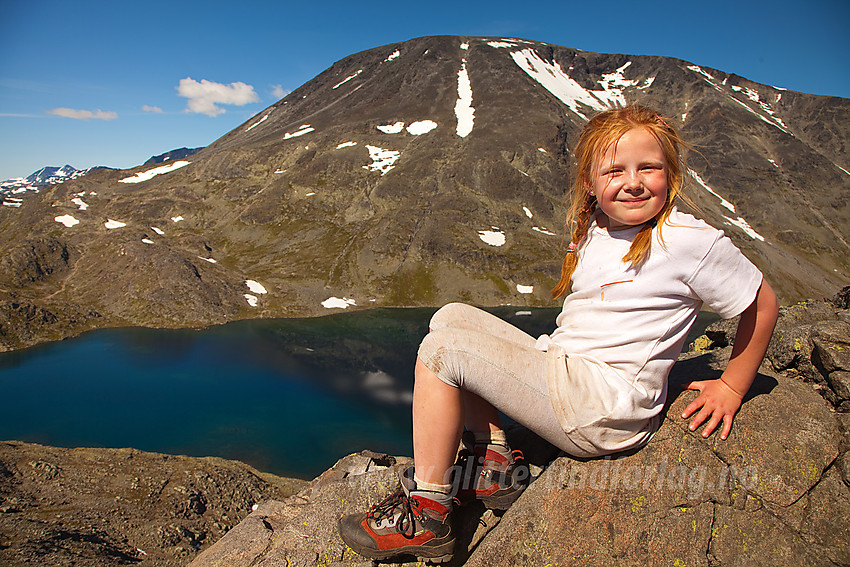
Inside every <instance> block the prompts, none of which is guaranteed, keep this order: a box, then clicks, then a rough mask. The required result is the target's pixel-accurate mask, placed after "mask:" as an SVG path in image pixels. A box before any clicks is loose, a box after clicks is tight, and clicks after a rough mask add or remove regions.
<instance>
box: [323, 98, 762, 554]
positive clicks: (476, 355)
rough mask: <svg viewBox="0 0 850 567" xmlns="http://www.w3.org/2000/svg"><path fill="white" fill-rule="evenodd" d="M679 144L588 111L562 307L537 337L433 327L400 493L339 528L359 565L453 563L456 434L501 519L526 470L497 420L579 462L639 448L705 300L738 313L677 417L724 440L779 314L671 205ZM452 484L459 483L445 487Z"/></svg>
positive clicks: (491, 328)
mask: <svg viewBox="0 0 850 567" xmlns="http://www.w3.org/2000/svg"><path fill="white" fill-rule="evenodd" d="M684 152H685V145H684V143H683V142H682V139H681V138H680V136H679V134H678V133H677V132H676V130H674V129H673V128H672V127H671V126H670V125H669V124H668V123H667V122H666V121H665V120H664V119H663V118H662V117H661V116H660V115H659V114H658V113H657V112H655V111H653V110H650V109H648V108H645V107H641V106H629V107H626V108H622V109H616V110H609V111H605V112H602V113H600V114H598V115H596V116H595V117H594V118H592V119H591V120H590V122H589V123H588V124H587V126H586V127H585V128H584V130H583V131H582V133H581V136H580V138H579V142H578V146H577V148H576V151H575V157H576V161H577V165H578V169H577V175H576V179H575V183H574V185H573V188H572V204H571V206H570V209H569V214H568V219H567V221H568V226H572V232H571V237H572V242H571V243H570V246H569V251H568V252H567V255H566V258H565V259H564V262H563V266H562V270H561V280H560V281H559V282H558V284H557V285H556V286H555V288H554V289H553V290H552V295H553V297H556V298H557V297H561V296H563V295H565V294H567V292H568V291H570V293H569V294H568V295H567V297H566V299H565V301H564V307H563V310H562V312H561V313H560V315H558V317H557V319H556V323H557V329H556V330H555V331H554V332H553V333H552V335H551V336H547V335H543V336H541V337H540V338H538V339H534V338H533V337H531V336H529V335H527V334H525V333H524V332H522V331H520V330H519V329H517V328H515V327H513V326H512V325H510V324H508V323H506V322H505V321H502V320H501V319H499V318H497V317H494V316H493V315H490V314H488V313H486V312H484V311H481V310H479V309H476V308H474V307H470V306H468V305H463V304H459V303H452V304H449V305H446V306H445V307H443V308H442V309H440V310H439V311H437V313H436V314H435V315H434V317H433V318H432V320H431V323H430V330H431V332H430V333H429V334H428V335H427V336H426V337H425V338H424V339H423V341H422V344H421V346H420V348H419V356H418V358H417V360H416V367H415V385H414V389H413V454H414V467H411V468H410V469H408V470H407V471H406V472H405V473H404V474H402V475H401V487H400V488H399V490H397V491H396V492H395V493H393V494H392V495H390V496H389V497H387V499H385V500H384V501H383V502H381V503H380V504H378V505H376V506H373V507H372V508H371V510H369V511H368V512H366V513H360V514H353V515H348V516H345V517H343V518H342V519H341V520H340V522H339V532H340V535H341V537H342V539H343V541H344V542H345V543H346V544H347V545H348V546H349V547H351V548H352V549H353V550H354V551H356V552H357V553H359V554H361V555H364V556H367V557H370V558H374V559H387V558H392V557H396V556H399V555H415V556H417V557H419V558H422V559H429V560H431V561H435V562H440V561H447V560H449V559H451V557H452V555H453V552H454V535H453V533H452V528H451V524H450V517H451V512H452V508H453V506H454V497H456V496H463V494H462V493H461V494H459V493H458V486H457V479H455V483H454V486H453V475H452V471H453V469H456V468H457V467H453V464H454V463H455V460H456V458H457V455H458V445H459V441H460V439H461V434H462V432H463V430H464V427H465V428H466V430H467V431H468V432H471V433H468V434H467V435H471V436H474V456H475V458H474V463H475V466H476V470H475V471H474V476H473V477H472V478H473V479H475V480H474V484H473V485H472V487H471V490H469V491H467V492H468V493H469V494H468V496H471V497H475V498H480V499H482V500H483V501H484V504H485V505H487V506H488V507H491V508H500V509H504V508H507V507H508V506H509V505H510V504H511V502H513V501H514V500H515V499H516V498H517V497H518V496H519V495H520V493H521V492H522V490H523V489H524V487H525V484H526V483H525V482H524V478H523V477H525V478H527V469H524V468H523V466H522V462H521V457H520V456H519V455H518V454H517V452H512V451H511V450H510V448H509V447H508V444H507V442H506V440H505V434H504V431H502V429H501V427H500V424H499V416H498V411H502V412H503V413H504V414H506V415H508V416H510V417H511V418H513V419H514V420H516V421H517V422H519V423H521V424H522V425H524V426H526V427H528V428H529V429H531V430H533V431H534V432H536V433H537V434H538V435H540V436H541V437H543V438H545V439H546V440H548V441H549V442H551V443H552V444H554V445H556V446H557V447H560V448H561V449H562V450H563V451H565V452H566V453H568V454H570V455H574V456H577V457H597V456H601V455H606V454H610V453H616V452H619V451H624V450H626V449H633V448H636V447H639V446H641V445H644V444H646V443H647V442H648V441H649V440H650V439H651V438H652V435H653V434H654V433H655V431H656V430H657V429H658V427H659V426H660V421H661V418H660V415H659V414H660V412H661V409H662V407H663V405H664V402H665V399H666V395H667V376H668V374H669V372H670V368H671V367H672V366H673V363H674V362H675V361H676V359H677V357H678V356H679V354H680V352H681V350H682V347H683V345H684V342H685V338H686V336H687V333H688V330H689V329H690V327H691V325H692V324H693V323H694V321H695V320H696V317H697V314H698V313H699V311H700V309H701V308H702V306H703V304H705V305H706V306H708V307H710V308H711V309H713V310H714V311H716V312H717V313H718V314H719V315H720V316H721V317H724V318H729V317H734V316H736V315H741V320H740V323H739V324H738V331H737V334H736V338H735V344H734V347H733V350H732V355H731V359H730V360H729V364H728V366H727V367H726V370H725V371H724V372H723V374H722V375H721V377H720V378H718V379H716V380H705V381H699V382H691V383H690V384H688V385H687V386H686V387H687V388H689V389H692V390H698V391H699V395H698V396H697V398H696V399H695V400H694V401H693V402H692V403H691V404H690V405H688V406H687V407H686V408H685V411H684V413H683V414H682V418H684V419H687V418H690V417H692V416H693V417H692V419H691V421H690V424H689V429H690V430H691V431H695V430H696V429H697V428H698V427H700V426H701V425H702V424H705V427H704V428H703V430H702V436H703V437H708V436H709V435H710V434H711V433H712V432H713V431H714V430H715V429H716V428H717V427H719V426H720V427H721V430H720V438H721V439H726V437H727V436H728V435H729V432H730V430H731V428H732V420H733V418H734V416H735V414H736V413H737V411H738V409H739V408H740V407H741V401H742V399H743V397H744V395H745V394H746V393H747V391H748V389H749V388H750V385H751V384H752V382H753V379H754V378H755V375H756V372H757V370H758V367H759V365H760V363H761V361H762V358H763V357H764V354H765V351H766V350H767V345H768V342H769V340H770V336H771V334H772V332H773V326H774V324H775V322H776V317H777V302H776V296H775V295H774V293H773V290H772V289H771V288H770V286H769V285H768V283H767V282H766V281H765V280H764V279H763V277H762V274H761V272H760V271H759V270H758V269H757V268H756V267H755V266H754V265H753V264H752V263H751V262H750V261H749V260H747V258H745V257H744V255H743V254H742V253H741V252H740V250H738V249H737V248H736V247H735V246H734V245H733V244H732V242H731V241H730V240H729V238H727V237H725V236H724V235H723V232H722V231H720V230H717V229H714V228H712V227H711V226H709V225H708V224H706V223H705V222H703V221H701V220H698V219H696V218H694V217H693V216H691V215H688V214H684V213H681V212H679V211H678V210H677V209H676V207H675V206H674V200H675V198H676V195H677V194H678V193H679V192H680V190H681V188H682V184H683V178H684V176H685V174H686V172H687V167H686V165H685V155H684ZM455 476H457V475H455Z"/></svg>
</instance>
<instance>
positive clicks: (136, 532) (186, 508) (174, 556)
mask: <svg viewBox="0 0 850 567" xmlns="http://www.w3.org/2000/svg"><path fill="white" fill-rule="evenodd" d="M304 484H305V483H304V481H300V480H292V479H284V478H280V477H276V476H274V475H270V474H265V473H261V472H258V471H256V470H254V469H253V468H251V467H249V466H248V465H245V464H243V463H240V462H237V461H227V460H224V459H218V458H211V457H207V458H191V457H178V456H172V455H163V454H158V453H145V452H142V451H137V450H135V449H60V448H55V447H44V446H41V445H34V444H30V443H20V442H17V441H7V442H0V565H4V566H8V567H17V566H23V565H38V566H42V565H50V566H51V567H60V566H61V567H64V566H66V565H74V566H87V567H88V566H91V567H94V566H113V565H132V564H140V565H149V566H161V567H172V566H173V567H177V566H182V565H186V564H187V563H188V562H189V561H190V560H191V559H192V558H193V557H194V556H196V555H197V553H198V551H199V549H203V548H204V547H208V546H209V545H210V544H211V543H212V542H214V541H216V540H217V539H219V538H221V536H222V535H223V534H225V533H226V532H227V531H228V530H229V529H230V528H231V527H233V526H235V525H236V524H238V523H239V521H240V520H242V519H243V518H245V517H246V516H247V515H248V514H250V513H251V510H252V508H253V507H254V505H255V504H257V503H259V502H262V501H265V500H270V499H283V498H286V497H288V496H290V495H292V494H294V493H295V492H297V491H298V490H299V489H300V488H301V487H302V486H303V485H304Z"/></svg>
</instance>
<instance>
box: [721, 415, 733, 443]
mask: <svg viewBox="0 0 850 567" xmlns="http://www.w3.org/2000/svg"><path fill="white" fill-rule="evenodd" d="M730 431H732V418H731V417H728V416H724V417H723V431H721V432H720V438H721V439H722V440H723V441H726V438H727V437H729V432H730Z"/></svg>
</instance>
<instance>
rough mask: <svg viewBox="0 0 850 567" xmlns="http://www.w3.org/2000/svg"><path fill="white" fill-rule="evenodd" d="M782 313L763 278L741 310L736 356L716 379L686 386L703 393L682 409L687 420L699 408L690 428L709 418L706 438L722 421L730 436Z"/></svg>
mask: <svg viewBox="0 0 850 567" xmlns="http://www.w3.org/2000/svg"><path fill="white" fill-rule="evenodd" d="M778 312H779V307H778V304H777V301H776V294H775V293H773V289H771V287H770V285H768V283H767V282H766V281H764V280H762V282H761V287H760V288H759V291H758V293H757V294H756V298H755V299H754V300H753V302H752V304H750V306H749V307H747V309H745V310H744V312H743V313H741V320H740V321H739V322H738V330H737V332H736V334H735V344H734V346H733V347H732V356H731V358H730V359H729V364H728V365H727V366H726V370H725V371H724V372H723V375H722V376H721V377H720V378H718V379H716V380H700V381H695V382H690V383H689V384H686V385H685V388H687V389H689V390H699V392H700V393H699V396H697V398H696V399H695V400H694V401H692V402H691V403H690V404H689V405H688V407H686V408H685V411H684V412H682V418H683V419H687V418H689V417H690V416H691V415H693V414H694V412H696V411H697V410H699V413H697V414H696V416H695V417H694V418H693V419H692V420H691V423H690V424H689V425H688V429H690V430H691V431H695V430H696V429H697V428H698V427H699V426H700V425H701V424H702V423H703V422H704V421H705V420H706V419H708V423H707V424H706V426H705V429H703V430H702V436H703V437H708V436H709V435H711V432H712V431H714V429H715V428H716V427H717V426H718V425H719V424H720V422H723V429H722V431H721V432H720V438H721V439H726V437H728V436H729V431H731V429H732V419H733V418H734V417H735V414H736V413H737V412H738V409H739V408H740V407H741V401H742V400H743V399H744V395H746V393H747V391H748V390H749V389H750V385H751V384H752V383H753V380H754V379H755V377H756V373H757V372H758V368H759V365H761V361H762V359H763V358H764V354H765V353H766V352H767V345H768V344H769V343H770V337H771V335H772V334H773V327H774V325H775V324H776V318H777V315H778Z"/></svg>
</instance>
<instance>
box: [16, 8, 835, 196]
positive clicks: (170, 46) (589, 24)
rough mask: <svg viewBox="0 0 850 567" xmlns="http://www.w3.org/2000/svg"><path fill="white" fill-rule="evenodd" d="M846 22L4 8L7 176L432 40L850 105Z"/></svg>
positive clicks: (226, 116) (749, 13)
mask: <svg viewBox="0 0 850 567" xmlns="http://www.w3.org/2000/svg"><path fill="white" fill-rule="evenodd" d="M848 24H850V2H848V1H846V0H807V1H805V2H801V1H799V0H794V1H789V0H775V1H773V2H764V1H760V2H751V1H748V0H737V1H727V0H721V1H707V2H692V1H688V0H679V1H675V2H674V1H654V2H653V1H645V2H635V1H634V0H632V1H620V0H602V1H597V2H590V1H587V0H585V1H583V2H561V1H553V0H549V1H546V2H528V1H525V2H517V1H513V2H503V1H501V0H490V1H486V2H483V1H477V0H475V1H473V0H469V1H466V2H464V1H462V0H461V1H456V0H453V1H444V0H431V1H429V2H405V1H400V2H395V3H390V2H381V3H379V2H371V3H367V2H351V1H350V0H349V1H345V2H341V1H336V0H325V1H321V2H305V1H303V0H299V1H297V2H293V1H289V0H282V1H277V2H260V1H252V0H242V1H241V2H229V3H217V2H209V1H206V2H197V1H195V0H181V1H173V0H172V1H169V2H163V1H160V0H148V1H145V2H121V1H117V2H116V1H112V2H103V1H93V0H76V1H73V2H72V1H69V0H63V1H58V0H26V1H24V0H0V179H8V178H12V177H19V176H25V175H28V174H30V173H32V172H33V171H35V170H37V169H39V168H41V167H43V166H45V165H56V166H59V165H64V164H66V163H68V164H70V165H72V166H74V167H76V168H77V169H82V168H86V167H90V166H94V165H106V166H110V167H120V168H129V167H133V166H135V165H139V164H141V163H142V162H144V161H145V160H146V159H147V158H148V157H150V156H152V155H155V154H160V153H163V152H165V151H168V150H171V149H174V148H178V147H182V146H187V147H197V146H204V145H207V144H209V143H211V142H213V141H214V140H216V139H217V138H219V137H220V136H222V135H224V134H225V133H227V132H228V131H230V130H231V129H233V128H235V127H236V126H237V125H239V124H240V123H242V122H243V121H245V120H246V119H248V118H249V117H251V116H253V115H254V114H256V113H258V112H260V111H261V110H262V109H264V108H265V107H267V106H269V105H271V104H273V103H274V102H275V101H277V100H278V99H279V98H280V96H281V95H282V93H284V92H287V91H291V90H294V89H295V88H297V87H298V86H300V85H301V84H303V83H305V82H307V81H309V80H310V79H311V78H313V77H315V76H316V75H318V74H319V73H320V72H322V71H323V70H325V69H326V68H328V67H329V66H330V65H332V64H333V63H334V62H335V61H337V60H339V59H342V58H344V57H346V56H348V55H350V54H352V53H356V52H359V51H363V50H365V49H369V48H372V47H376V46H380V45H386V44H389V43H394V42H399V41H404V40H407V39H411V38H414V37H420V36H426V35H468V36H502V37H520V38H525V39H533V40H537V41H543V42H548V43H554V44H558V45H563V46H567V47H575V48H579V49H584V50H588V51H598V52H603V53H627V54H635V55H666V56H673V57H677V58H680V59H685V60H687V61H690V62H692V63H696V64H698V65H700V66H704V67H711V68H714V69H720V70H722V71H726V72H729V73H736V74H738V75H741V76H744V77H747V78H748V79H751V80H753V81H756V82H759V83H765V84H769V85H774V86H779V87H784V88H788V89H792V90H798V91H803V92H807V93H813V94H820V95H830V96H841V97H850V67H848V63H847V61H848V57H850V34H848V33H847V32H846V27H847V25H848ZM212 92H217V93H218V100H225V101H228V102H227V103H218V104H215V105H214V106H213V105H211V104H210V100H211V99H210V96H209V95H210V93H212ZM181 94H182V95H183V96H181ZM222 111H223V112H222Z"/></svg>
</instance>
